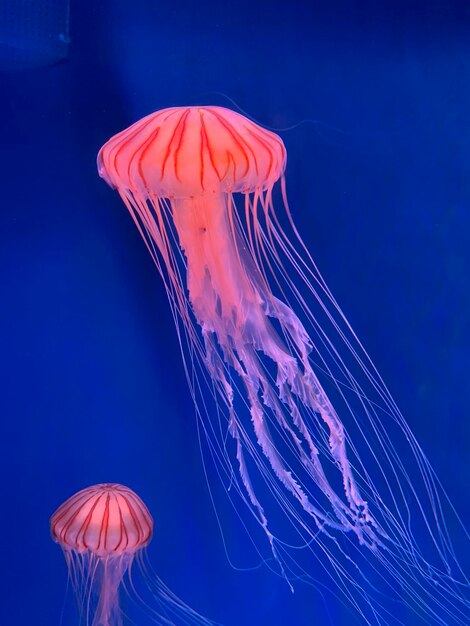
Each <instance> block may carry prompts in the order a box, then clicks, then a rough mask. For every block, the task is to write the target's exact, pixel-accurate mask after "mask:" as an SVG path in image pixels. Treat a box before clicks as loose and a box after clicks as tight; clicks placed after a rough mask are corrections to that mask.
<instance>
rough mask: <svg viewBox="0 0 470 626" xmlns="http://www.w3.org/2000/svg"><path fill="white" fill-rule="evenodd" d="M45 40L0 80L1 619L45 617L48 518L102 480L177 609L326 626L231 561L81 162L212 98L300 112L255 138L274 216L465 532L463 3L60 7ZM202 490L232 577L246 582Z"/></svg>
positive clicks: (69, 615) (58, 582) (190, 431)
mask: <svg viewBox="0 0 470 626" xmlns="http://www.w3.org/2000/svg"><path fill="white" fill-rule="evenodd" d="M70 26H71V45H70V55H69V59H68V60H67V61H65V62H62V63H61V64H59V65H55V66H52V67H47V68H42V69H37V70H34V71H31V72H24V73H17V74H8V75H3V76H2V77H1V79H0V80H1V83H0V85H1V99H0V120H1V125H2V128H1V148H0V150H1V152H0V165H1V167H0V172H1V179H2V187H1V189H2V192H1V205H0V212H1V213H0V224H1V227H0V240H1V245H0V261H1V262H0V272H1V277H0V284H1V294H2V295H1V301H0V317H1V326H0V328H1V337H0V342H1V355H2V361H1V363H2V365H1V387H2V389H1V395H0V399H1V403H0V420H1V439H0V470H1V472H0V476H1V477H2V497H1V500H0V502H1V510H0V520H1V521H0V524H1V530H2V532H1V537H2V539H3V541H2V544H3V545H2V567H1V568H0V582H1V584H0V624H2V625H4V626H10V625H11V626H13V625H18V626H33V625H34V626H49V625H50V626H54V625H58V624H59V621H60V615H61V609H62V605H63V603H64V594H65V584H66V569H65V563H64V560H63V557H62V554H61V552H60V550H59V548H58V547H57V546H55V545H54V544H53V543H52V541H51V540H50V537H49V530H48V518H49V516H50V514H51V513H52V512H53V511H54V509H55V508H56V507H57V506H58V505H59V504H60V503H61V502H62V501H63V500H64V499H65V498H67V497H68V496H70V495H71V494H72V493H74V492H75V491H77V490H79V489H81V488H82V487H85V486H87V485H89V484H93V483H97V482H104V481H116V482H122V483H124V484H127V485H129V486H131V487H132V488H134V489H135V490H136V491H137V492H138V493H139V494H140V495H141V496H142V498H143V499H144V500H145V501H146V502H147V504H148V506H149V508H150V509H151V511H152V513H153V514H154V517H155V521H156V532H155V537H154V541H153V544H152V545H151V548H150V551H149V555H150V558H151V560H152V562H153V564H154V567H155V569H156V570H157V571H158V573H159V574H160V575H161V577H162V578H163V579H164V580H165V581H166V582H167V583H168V585H169V586H170V587H171V588H173V589H174V590H175V591H176V592H177V593H178V594H179V595H181V597H183V598H184V599H185V600H186V601H187V602H188V603H189V604H191V605H192V606H194V607H195V608H197V609H198V610H200V611H201V612H202V613H204V614H206V615H208V616H210V617H212V618H214V619H217V620H218V621H220V622H221V623H223V624H225V625H226V626H242V625H247V626H251V625H257V626H264V625H265V626H268V625H269V626H291V625H292V626H307V625H313V624H315V625H316V626H324V625H327V624H329V623H333V624H338V625H341V626H342V625H345V626H347V625H348V624H350V623H351V621H350V617H349V616H348V614H347V613H345V612H344V610H343V609H342V608H341V606H340V605H339V604H338V603H335V602H334V601H333V600H332V599H330V600H329V604H328V612H329V615H330V617H331V620H332V621H331V622H329V621H328V616H327V612H326V610H325V606H324V604H323V602H322V600H321V598H320V597H319V596H318V595H317V594H315V592H314V591H313V590H312V589H310V588H306V587H303V586H301V585H300V586H298V587H297V589H296V593H295V594H294V595H292V594H291V593H290V591H289V589H288V587H287V585H286V584H285V583H284V582H283V581H282V579H280V578H277V577H275V576H273V575H272V574H271V573H270V572H269V571H267V569H265V568H259V569H256V570H254V571H247V572H240V571H237V570H236V569H234V568H233V567H231V566H230V564H229V562H228V560H227V557H226V554H225V552H224V548H223V543H222V540H221V535H220V532H219V529H218V526H217V523H216V518H215V515H214V512H213V508H212V504H211V501H210V498H209V493H208V489H207V487H206V482H205V477H204V473H203V469H202V464H201V461H200V451H199V444H198V440H197V434H196V426H195V417H194V411H193V407H192V404H191V400H190V397H189V393H188V391H187V388H186V383H185V379H184V372H183V368H182V363H181V358H180V354H179V348H178V343H177V339H176V334H175V332H174V325H173V320H172V318H171V315H170V310H169V307H168V304H167V300H166V294H165V292H164V289H163V285H162V282H161V280H160V278H159V276H158V274H157V272H156V270H155V267H154V266H153V264H152V261H151V259H150V257H149V255H148V252H147V250H146V248H145V246H144V245H143V243H142V241H141V239H140V237H139V235H138V233H137V231H136V229H135V227H134V226H133V223H132V221H131V219H130V217H129V216H128V214H127V212H126V210H125V208H124V206H123V205H122V203H121V202H120V200H119V198H118V196H117V194H116V193H113V192H112V191H111V190H110V189H109V188H108V187H107V186H106V185H105V183H104V182H103V181H102V180H100V179H99V178H98V176H97V173H96V166H95V157H96V153H97V151H98V149H99V147H100V146H101V145H102V144H103V143H104V142H105V141H106V140H107V139H108V138H109V137H110V136H111V135H112V134H114V133H115V132H117V131H119V130H122V129H123V128H125V127H126V126H128V125H129V124H130V123H132V122H133V121H135V120H137V119H139V118H140V117H141V116H143V115H145V114H148V113H150V112H152V111H154V110H156V109H159V108H164V107H167V106H173V105H183V104H200V103H202V104H204V103H205V104H208V103H213V104H219V105H226V106H231V105H230V103H229V101H228V100H226V99H225V98H224V97H223V96H221V95H216V93H214V92H222V93H225V94H227V95H228V96H230V97H231V98H233V99H235V100H236V101H237V102H238V104H239V105H240V106H241V107H243V109H245V110H246V111H247V112H249V113H250V115H252V116H254V118H255V119H257V120H258V121H259V122H260V123H263V124H266V125H269V126H271V127H275V128H285V127H289V126H292V125H296V124H299V122H302V121H303V120H315V121H316V122H315V123H314V122H306V123H301V124H300V125H298V126H297V127H295V128H294V129H292V130H289V131H285V132H281V133H280V134H281V136H282V138H283V140H284V142H285V144H286V147H287V150H288V173H287V182H288V193H289V198H290V202H291V206H292V210H293V213H294V218H295V220H296V223H297V225H298V227H299V230H300V231H301V232H302V234H303V236H304V238H305V240H306V242H307V244H308V246H309V248H310V250H311V251H312V254H313V256H314V258H315V259H316V261H317V262H318V265H319V267H320V268H321V270H322V271H323V274H324V276H325V278H326V279H327V282H328V284H329V285H330V287H331V289H332V290H333V292H334V294H335V295H336V297H337V299H338V300H339V302H340V303H341V306H342V308H343V309H344V311H345V312H346V313H347V315H348V317H349V319H350V321H351V322H352V324H353V326H354V328H355V329H356V331H357V332H358V334H359V336H360V337H361V338H362V339H363V340H364V343H365V346H366V347H367V349H368V350H369V352H370V354H371V355H372V357H373V359H374V361H375V363H376V365H377V367H378V369H379V371H380V372H381V373H382V374H383V377H384V379H385V380H386V381H387V383H388V384H389V387H390V389H391V391H392V393H393V394H394V396H395V398H396V400H397V402H398V404H399V406H400V407H401V408H402V410H403V412H404V414H405V416H406V419H407V420H408V422H409V423H410V425H411V427H412V429H413V431H414V432H415V434H416V435H417V437H418V439H419V441H420V442H421V443H422V445H423V447H424V449H425V451H426V452H427V453H428V456H429V458H430V460H431V461H432V463H433V465H434V467H435V468H436V471H437V473H438V474H439V476H440V477H441V479H442V481H443V483H444V485H445V487H446V489H447V490H448V493H449V495H450V497H451V499H452V500H453V501H454V503H455V504H456V506H457V508H458V509H459V512H460V514H461V516H462V517H463V518H466V519H467V521H468V518H469V510H468V503H469V499H468V491H469V460H468V459H469V454H470V452H469V450H470V426H469V424H470V422H469V414H470V400H469V396H470V391H469V390H470V385H469V378H468V377H469V363H470V360H469V346H470V323H469V322H470V319H469V318H470V315H469V311H470V297H469V276H470V260H469V259H470V252H469V251H470V216H469V207H470V124H469V116H470V36H469V32H470V5H469V3H468V2H461V3H458V2H449V1H447V2H444V1H442V2H439V1H433V2H424V1H423V2H400V1H395V2H368V1H365V2H324V3H319V2H299V3H295V2H287V3H280V2H269V3H265V4H262V3H259V2H256V1H250V2H244V1H241V2H234V3H221V2H213V1H211V0H209V1H207V2H200V3H194V2H185V1H182V2H175V3H168V2H167V3H164V2H151V1H150V0H148V1H144V0H134V1H133V2H124V1H122V0H102V1H101V2H92V1H91V0H81V1H80V2H78V1H76V2H73V3H72V8H71V22H70ZM214 485H215V496H216V498H217V499H218V507H219V511H220V512H221V518H222V522H223V524H224V528H225V531H226V534H227V547H228V550H229V553H230V558H231V560H232V562H233V564H234V565H236V566H238V567H240V568H243V567H250V566H252V565H255V564H256V563H257V558H256V555H255V554H254V553H253V550H252V549H251V547H250V545H249V541H248V540H247V538H246V536H245V535H244V533H243V531H242V530H241V528H240V527H239V525H238V523H237V521H236V518H235V515H234V514H233V512H232V511H231V510H230V507H229V505H228V504H227V502H226V500H225V498H224V495H223V489H221V488H220V487H219V486H218V484H217V482H216V480H214ZM466 549H467V546H465V545H463V544H459V545H458V546H457V551H458V552H459V553H461V554H462V556H463V557H465V555H464V551H465V550H466ZM326 584H328V582H327V581H326ZM69 596H70V594H69ZM408 620H409V622H408V623H409V624H410V625H412V624H413V623H414V620H413V617H412V616H411V615H409V616H408ZM76 623H77V617H76V614H75V607H74V605H73V601H72V599H71V598H70V597H69V600H68V602H67V603H66V609H65V613H64V617H63V625H64V626H72V625H73V624H76ZM137 623H138V624H139V625H141V626H146V624H147V623H150V622H148V621H147V620H146V619H145V617H141V618H140V620H138V622H137Z"/></svg>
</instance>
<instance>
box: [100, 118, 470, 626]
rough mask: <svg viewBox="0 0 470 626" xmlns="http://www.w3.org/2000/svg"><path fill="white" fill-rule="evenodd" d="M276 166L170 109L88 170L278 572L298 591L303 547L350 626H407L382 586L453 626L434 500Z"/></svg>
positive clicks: (457, 614) (238, 136)
mask: <svg viewBox="0 0 470 626" xmlns="http://www.w3.org/2000/svg"><path fill="white" fill-rule="evenodd" d="M286 158H287V155H286V149H285V146H284V144H283V141H282V140H281V138H280V137H279V136H278V135H276V134H275V133H273V132H271V131H270V130H267V129H264V128H262V127H260V126H259V125H257V124H256V123H254V122H253V121H251V120H249V119H247V118H246V117H244V116H243V115H241V114H239V113H236V112H234V111H231V110H228V109H226V108H222V107H216V106H192V107H174V108H170V109H165V110H161V111H157V112H155V113H153V114H151V115H148V116H147V117H145V118H143V119H141V120H140V121H138V122H136V123H134V124H133V125H132V126H130V127H129V128H128V129H126V130H124V131H122V132H120V133H118V134H117V135H115V136H114V137H112V138H111V139H110V140H109V141H108V142H107V143H106V144H105V145H104V146H103V147H102V148H101V150H100V152H99V154H98V171H99V175H100V176H101V177H102V178H103V179H104V180H105V181H106V182H107V183H108V184H109V185H110V186H111V187H112V188H114V189H117V191H118V193H119V195H120V196H121V198H122V200H123V202H124V204H125V206H126V207H127V209H128V210H129V213H130V215H131V216H132V218H133V220H134V222H135V225H136V227H137V229H138V231H139V232H140V234H141V236H142V238H143V240H144V242H145V244H146V246H147V248H148V250H149V252H150V255H151V256H152V258H153V261H154V262H155V265H156V267H157V269H158V271H159V273H160V275H161V277H162V278H163V281H164V284H165V288H166V291H167V294H168V299H169V302H170V306H171V311H172V314H173V317H174V320H175V324H176V328H177V332H178V338H179V343H180V346H181V352H182V355H183V361H184V366H185V371H186V377H187V379H188V382H189V386H190V391H191V394H192V397H193V399H194V402H195V405H196V411H197V415H198V417H199V419H200V425H201V428H202V431H203V432H204V434H205V435H206V437H207V442H208V446H207V447H208V449H209V452H210V454H211V456H212V458H213V459H214V460H215V465H216V467H217V472H218V474H219V476H220V477H221V479H222V480H223V481H224V482H225V483H229V484H230V491H231V493H233V492H235V493H236V494H237V497H238V501H240V502H243V503H245V504H246V505H247V506H248V508H249V511H250V512H251V514H252V517H253V518H254V519H255V521H256V523H257V524H258V525H259V527H261V529H262V531H263V532H264V534H265V536H266V538H267V541H268V545H269V546H270V550H271V553H272V559H273V561H272V562H273V563H275V565H276V569H277V572H278V573H279V574H280V575H281V576H284V577H285V578H286V580H287V581H288V582H289V584H291V585H293V582H295V580H297V579H299V578H302V579H307V578H309V576H310V572H309V571H308V570H305V569H304V566H303V564H299V562H298V560H297V559H296V556H295V554H296V553H299V548H302V547H304V548H307V549H308V550H310V551H311V552H313V553H314V555H315V558H316V559H317V561H318V563H317V567H316V568H315V569H316V571H321V572H322V575H321V576H319V578H320V579H322V578H323V576H324V574H327V575H328V576H329V577H330V579H331V581H332V582H333V585H332V589H333V590H334V593H335V595H338V596H340V597H341V598H343V600H344V599H345V600H346V603H347V604H348V605H349V606H350V607H352V612H353V613H354V612H357V614H358V617H359V620H360V623H367V624H376V623H380V624H388V623H402V621H400V617H397V614H395V613H394V611H390V609H389V608H388V606H387V605H386V603H385V602H384V600H383V592H382V591H379V590H377V589H376V582H377V581H380V583H381V584H383V585H384V586H385V588H386V589H387V590H388V592H389V593H390V594H391V595H392V596H393V597H394V598H395V599H396V601H397V602H399V603H400V604H401V605H406V606H407V607H410V608H411V609H412V611H414V613H415V614H416V617H417V619H421V620H422V623H425V624H430V623H436V624H441V625H442V626H443V625H444V624H445V625H447V626H449V625H450V624H464V623H466V619H467V617H468V615H467V611H468V599H466V597H465V593H466V592H467V591H468V580H467V578H466V577H465V574H464V573H463V571H462V568H461V567H460V565H459V562H458V560H457V556H456V554H455V551H454V548H453V545H452V541H451V538H450V535H449V531H448V529H447V526H446V518H445V517H444V515H445V514H444V508H445V507H444V505H443V504H442V502H443V501H444V502H446V503H447V501H446V496H445V493H444V492H443V490H442V489H441V487H440V483H439V481H438V480H437V478H436V476H435V475H434V472H433V470H432V467H431V465H430V463H429V461H428V460H427V458H426V456H425V454H424V453H423V451H422V450H421V448H420V446H419V444H418V442H417V440H416V439H415V437H414V436H413V434H412V432H411V430H410V428H409V426H408V425H407V423H406V421H405V420H404V418H403V415H402V414H401V412H400V410H399V409H398V407H397V405H396V403H395V402H394V400H393V398H392V396H391V394H390V392H389V390H388V388H387V387H386V385H385V383H384V382H383V380H382V378H381V377H380V374H379V373H378V371H377V369H376V368H375V367H374V365H373V362H372V360H371V358H370V357H369V356H368V354H367V352H366V350H365V348H364V347H363V345H362V343H361V342H360V340H359V339H358V337H357V336H356V334H355V333H354V331H353V329H352V327H351V326H350V324H349V322H348V321H347V318H346V316H345V315H344V314H343V312H342V311H341V309H340V307H339V305H338V304H337V302H336V300H335V298H334V296H333V294H332V293H331V291H330V290H329V288H328V286H327V284H326V282H325V280H324V279H323V277H322V275H321V274H320V272H319V270H318V268H317V266H316V265H315V262H314V260H313V258H312V256H311V254H310V252H309V250H308V249H307V247H306V245H305V244H304V242H303V240H302V238H301V236H300V234H299V232H298V230H297V228H296V226H295V224H294V221H293V218H292V213H291V210H290V208H289V204H288V200H287V190H286V180H285V172H286ZM278 206H281V208H282V209H283V210H282V211H279V210H278ZM209 396H212V397H213V398H214V400H215V404H214V405H213V406H214V408H212V409H211V408H210V407H209V406H208V397H209ZM397 438H398V440H399V443H398V444H397V443H395V441H396V440H397ZM403 445H404V446H405V447H406V452H404V451H403ZM260 494H261V495H260ZM230 497H232V496H230ZM273 503H274V505H275V507H274V508H273ZM235 506H237V505H235ZM276 508H277V510H278V511H280V512H281V516H280V517H281V518H282V520H283V523H284V522H285V521H287V525H288V526H289V528H291V529H292V531H293V536H295V537H296V540H297V543H295V542H294V541H292V535H289V541H287V540H285V539H283V537H282V536H281V531H282V524H278V526H279V528H277V527H276V528H273V522H272V519H271V517H272V511H273V510H276ZM268 510H269V513H268ZM458 523H459V520H458V521H457V524H458ZM420 535H424V536H425V539H424V542H425V544H426V545H425V546H424V547H420V545H418V541H417V538H418V536H420ZM430 554H432V556H430ZM318 565H319V566H320V568H319V567H318ZM317 580H318V579H317Z"/></svg>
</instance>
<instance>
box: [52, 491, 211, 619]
mask: <svg viewBox="0 0 470 626" xmlns="http://www.w3.org/2000/svg"><path fill="white" fill-rule="evenodd" d="M50 527H51V535H52V538H53V539H54V541H56V542H57V543H58V544H59V545H60V547H61V548H62V550H63V552H64V556H65V560H66V562H67V567H68V569H69V576H70V579H71V581H72V584H73V587H74V589H75V592H76V595H77V598H78V601H79V607H80V609H81V612H82V616H81V617H82V619H83V623H84V624H86V625H88V624H91V626H122V624H123V619H122V613H121V608H120V602H119V593H120V588H121V586H122V585H123V581H124V578H125V576H126V575H127V576H128V578H129V582H130V588H131V590H133V591H135V589H134V584H133V580H132V577H131V570H132V565H133V563H134V560H137V562H138V563H139V565H140V566H141V568H142V571H143V572H144V574H145V576H147V584H148V585H149V587H150V589H151V591H152V594H153V595H154V597H155V599H156V600H157V601H158V602H159V603H160V604H161V605H163V609H164V612H165V613H167V614H168V613H170V614H171V613H173V614H175V615H177V616H179V617H180V618H181V616H183V617H184V623H188V624H195V625H199V626H209V625H210V624H211V623H210V622H209V621H207V620H205V618H203V617H201V616H199V615H198V614H197V613H195V612H194V611H193V610H192V609H190V607H188V606H187V605H185V604H184V603H183V602H182V601H181V600H180V599H179V598H177V597H176V596H175V595H174V594H173V593H172V592H171V591H170V590H169V589H168V588H167V587H166V585H165V584H164V583H163V582H162V581H161V580H160V579H159V578H158V577H156V576H155V575H152V576H150V574H149V571H150V568H149V566H148V565H146V563H145V560H144V557H145V548H146V546H147V545H148V543H149V542H150V540H151V538H152V534H153V519H152V516H151V514H150V512H149V510H148V508H147V507H146V505H145V504H144V502H143V501H142V500H141V498H139V496H138V495H137V494H136V493H134V491H132V490H131V489H129V488H128V487H125V486H124V485H119V484H116V483H104V484H99V485H93V486H92V487H88V488H86V489H82V490H81V491H79V492H78V493H76V494H74V495H73V496H72V497H70V498H69V499H68V500H67V501H66V502H64V504H62V505H61V506H60V507H59V508H58V509H57V511H56V512H55V513H54V514H53V515H52V517H51V520H50ZM135 593H136V592H135ZM136 596H137V593H136ZM94 599H95V600H96V601H94ZM137 599H140V597H139V596H137ZM145 608H146V609H147V612H148V613H149V614H150V617H151V618H152V619H153V621H154V622H155V623H157V624H162V625H165V626H171V625H172V624H174V622H173V621H171V619H170V618H169V617H165V616H164V615H161V614H159V613H158V612H157V611H156V610H155V609H154V608H152V607H150V606H147V607H145ZM80 623H82V622H80ZM176 623H179V622H176Z"/></svg>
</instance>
